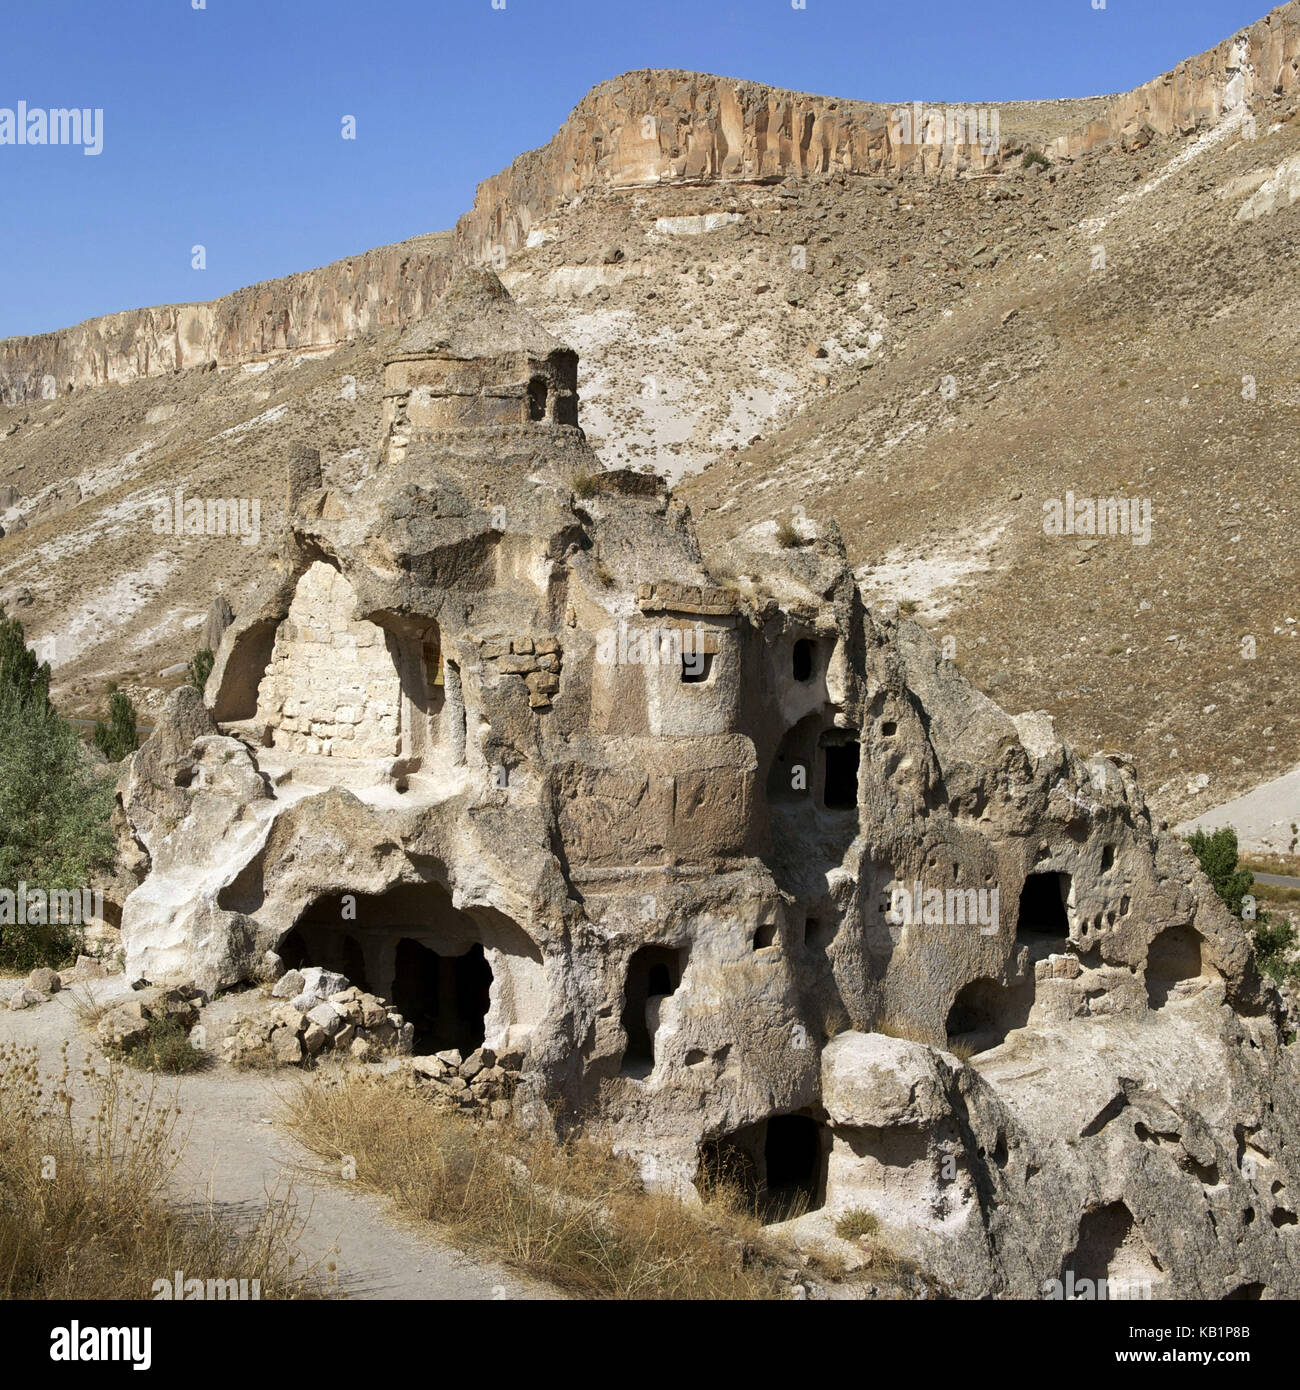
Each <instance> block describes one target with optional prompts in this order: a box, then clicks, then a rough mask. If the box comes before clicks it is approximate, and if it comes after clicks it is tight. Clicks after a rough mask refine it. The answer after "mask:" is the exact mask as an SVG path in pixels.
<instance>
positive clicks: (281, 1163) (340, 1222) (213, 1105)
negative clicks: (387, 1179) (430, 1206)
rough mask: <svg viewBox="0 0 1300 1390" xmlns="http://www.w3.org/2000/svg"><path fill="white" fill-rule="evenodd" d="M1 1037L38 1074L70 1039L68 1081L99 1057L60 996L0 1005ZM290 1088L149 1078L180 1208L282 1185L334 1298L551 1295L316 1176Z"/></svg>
mask: <svg viewBox="0 0 1300 1390" xmlns="http://www.w3.org/2000/svg"><path fill="white" fill-rule="evenodd" d="M18 983H19V981H17V980H0V998H5V999H7V998H8V997H9V995H10V994H12V993H13V990H14V988H16V987H17V985H18ZM77 989H78V991H81V990H89V991H90V992H91V993H92V995H93V996H94V998H95V999H96V1001H104V1000H109V999H112V998H117V997H121V996H123V995H127V994H129V993H130V989H129V986H128V985H127V984H126V981H125V980H124V979H123V978H122V977H121V976H117V977H114V978H112V979H109V980H103V981H97V982H92V983H90V984H87V985H78V986H77ZM236 1002H237V996H229V997H228V998H227V999H225V1000H218V1001H216V1002H215V1003H214V1004H212V1005H210V1006H209V1007H208V1008H207V1009H205V1010H204V1014H203V1022H204V1024H205V1025H206V1026H207V1027H208V1028H209V1029H210V1030H213V1031H214V1032H215V1030H216V1029H217V1028H218V1026H219V1024H220V1022H221V1020H222V1014H223V1006H224V1008H225V1009H226V1010H228V1009H229V1008H231V1007H233V1006H234V1004H235V1003H236ZM0 1040H2V1041H13V1042H16V1043H19V1044H21V1045H23V1046H28V1047H36V1048H37V1049H39V1053H40V1058H41V1062H42V1065H43V1067H44V1068H45V1069H46V1070H54V1069H55V1068H56V1066H57V1063H58V1055H59V1049H60V1047H61V1046H62V1044H63V1043H64V1041H65V1040H66V1041H68V1042H69V1043H70V1045H71V1058H70V1060H71V1062H72V1064H73V1065H72V1071H73V1075H74V1077H75V1076H76V1074H77V1073H78V1072H79V1071H80V1069H81V1063H82V1061H83V1059H86V1058H90V1059H92V1060H94V1061H95V1062H96V1063H97V1064H99V1065H102V1063H103V1055H102V1053H100V1052H99V1050H98V1049H97V1048H96V1047H95V1046H94V1042H93V1038H92V1037H91V1036H90V1035H89V1034H88V1033H87V1032H86V1030H85V1029H84V1028H83V1027H82V1025H81V1023H80V1021H79V1019H78V1017H77V1015H76V1013H75V1012H74V1010H73V1009H72V1007H71V1005H70V1003H69V1001H68V999H67V998H66V997H64V996H61V995H55V996H54V997H53V998H52V999H51V1000H50V1002H49V1003H46V1004H40V1005H37V1006H35V1007H33V1008H29V1009H24V1010H21V1011H17V1012H11V1011H9V1010H8V1009H4V1010H0ZM288 1084H291V1080H290V1081H286V1080H285V1079H284V1076H283V1074H277V1075H274V1077H271V1076H268V1075H266V1074H263V1073H258V1072H238V1071H235V1070H233V1069H232V1068H231V1067H229V1066H226V1065H225V1064H224V1063H217V1064H216V1065H214V1066H213V1067H211V1068H209V1069H208V1070H206V1071H202V1072H194V1073H190V1074H188V1075H185V1076H160V1077H159V1078H158V1094H159V1095H160V1097H161V1096H168V1097H169V1096H171V1095H173V1094H174V1095H175V1097H176V1100H177V1104H178V1105H179V1106H180V1109H181V1120H180V1130H181V1132H182V1133H184V1134H187V1141H186V1143H185V1148H184V1154H183V1157H182V1161H181V1164H180V1166H179V1168H178V1169H177V1171H176V1174H175V1176H174V1179H173V1182H172V1187H171V1190H172V1195H173V1196H174V1198H175V1200H176V1201H177V1202H178V1203H179V1204H182V1205H183V1204H185V1203H187V1202H206V1201H208V1200H209V1199H210V1200H211V1201H213V1202H215V1203H216V1204H217V1205H218V1206H219V1207H221V1208H224V1209H226V1210H227V1211H229V1212H230V1213H232V1214H234V1215H236V1216H241V1215H242V1216H247V1217H248V1218H249V1219H250V1220H251V1219H252V1218H253V1216H254V1214H255V1213H256V1212H258V1211H259V1210H260V1209H261V1208H262V1206H263V1204H264V1201H265V1198H266V1196H267V1194H268V1193H270V1194H276V1195H280V1196H283V1195H284V1194H285V1193H286V1192H287V1191H289V1190H290V1189H291V1190H292V1192H293V1194H294V1196H295V1198H296V1200H297V1203H298V1208H299V1216H300V1218H302V1219H304V1220H305V1227H304V1230H303V1234H302V1236H301V1238H300V1241H299V1246H300V1249H301V1251H302V1254H303V1256H304V1261H305V1263H306V1264H308V1265H312V1264H317V1263H319V1266H320V1269H321V1271H322V1278H323V1279H325V1280H327V1281H329V1280H332V1279H336V1283H335V1284H334V1285H333V1287H334V1289H335V1295H336V1296H341V1297H347V1298H378V1299H408V1298H409V1299H513V1298H537V1297H543V1298H545V1297H554V1294H553V1293H552V1292H551V1291H549V1290H547V1289H545V1288H543V1287H541V1286H539V1285H536V1284H531V1283H528V1282H526V1281H523V1280H521V1279H520V1278H519V1277H518V1276H517V1275H514V1274H511V1273H508V1272H507V1271H505V1270H504V1269H502V1268H500V1267H498V1266H495V1265H493V1264H491V1263H489V1262H486V1261H482V1260H477V1259H473V1258H471V1257H469V1256H467V1255H465V1254H463V1253H461V1252H459V1251H457V1250H454V1249H452V1248H451V1247H450V1246H448V1245H445V1244H443V1243H441V1242H439V1241H437V1240H434V1239H431V1238H430V1237H429V1235H428V1233H427V1231H426V1230H424V1229H416V1228H415V1227H414V1226H412V1225H408V1224H406V1223H403V1222H401V1221H399V1220H397V1219H396V1218H395V1217H394V1216H393V1214H392V1213H391V1212H390V1211H389V1210H388V1209H387V1207H386V1205H385V1204H384V1202H383V1201H382V1200H381V1199H380V1198H379V1197H376V1196H373V1195H371V1194H368V1193H364V1192H361V1191H356V1190H349V1189H348V1188H347V1187H346V1186H345V1185H344V1184H343V1183H342V1182H338V1181H333V1180H332V1179H331V1178H330V1177H329V1176H327V1175H326V1174H324V1173H322V1172H321V1167H320V1162H319V1160H318V1159H316V1158H315V1157H314V1155H312V1154H309V1153H308V1152H307V1151H306V1150H305V1149H303V1148H301V1147H300V1146H299V1145H298V1144H297V1143H296V1142H295V1141H294V1140H292V1139H291V1138H289V1137H288V1136H287V1135H286V1134H285V1133H284V1132H283V1131H282V1130H281V1129H280V1128H279V1127H278V1125H277V1123H276V1116H277V1113H278V1111H279V1107H280V1100H279V1094H280V1093H281V1090H282V1088H283V1087H285V1086H286V1085H288ZM83 1085H84V1083H83ZM83 1094H84V1091H83ZM328 1261H333V1262H334V1264H335V1265H336V1266H337V1273H336V1275H335V1276H331V1275H329V1274H328V1273H326V1272H325V1271H324V1266H325V1263H326V1262H328ZM163 1273H165V1271H160V1275H159V1277H162V1275H163ZM195 1273H196V1274H198V1273H199V1271H195ZM204 1277H206V1275H205V1276H204Z"/></svg>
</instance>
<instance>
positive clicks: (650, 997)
mask: <svg viewBox="0 0 1300 1390" xmlns="http://www.w3.org/2000/svg"><path fill="white" fill-rule="evenodd" d="M684 955H685V953H684V952H683V951H680V950H677V949H675V948H673V947H670V946H642V947H641V948H640V950H638V951H635V952H634V953H633V955H632V959H631V960H630V961H628V966H627V984H626V985H625V987H624V991H623V1015H622V1024H623V1031H624V1033H625V1034H626V1035H627V1045H626V1047H625V1048H624V1050H623V1062H622V1067H621V1072H622V1074H623V1075H624V1076H632V1077H642V1078H643V1077H646V1076H649V1075H650V1073H651V1072H652V1071H653V1070H654V1064H655V1055H654V1038H655V1033H656V1032H657V1031H658V1028H659V1009H660V1005H661V1004H662V1001H663V1000H664V999H666V998H667V997H668V996H669V995H670V994H673V993H675V992H676V990H677V986H678V985H680V984H681V982H682V971H683V970H684V968H685V960H684Z"/></svg>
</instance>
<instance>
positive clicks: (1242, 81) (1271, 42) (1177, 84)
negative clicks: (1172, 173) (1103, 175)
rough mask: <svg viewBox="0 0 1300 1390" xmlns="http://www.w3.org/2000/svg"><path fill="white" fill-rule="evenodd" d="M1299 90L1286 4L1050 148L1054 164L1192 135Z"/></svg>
mask: <svg viewBox="0 0 1300 1390" xmlns="http://www.w3.org/2000/svg"><path fill="white" fill-rule="evenodd" d="M1297 85H1300V8H1298V7H1297V6H1296V5H1295V4H1294V3H1291V4H1287V5H1282V6H1281V7H1279V8H1278V9H1276V10H1273V11H1272V12H1271V13H1270V14H1267V15H1265V16H1264V18H1263V19H1261V20H1260V21H1259V22H1258V23H1256V24H1252V25H1251V26H1250V28H1248V29H1243V30H1241V31H1240V32H1239V33H1237V34H1235V35H1233V37H1232V38H1230V39H1225V40H1224V41H1223V42H1222V43H1221V44H1219V45H1218V46H1217V47H1216V48H1212V49H1210V51H1209V52H1208V53H1201V54H1198V55H1197V56H1196V57H1194V58H1188V59H1186V60H1185V61H1184V62H1181V63H1179V64H1178V66H1177V67H1176V68H1175V69H1174V70H1173V71H1172V72H1167V73H1164V74H1163V75H1162V76H1160V77H1157V78H1155V79H1154V80H1153V81H1151V82H1146V83H1144V84H1143V85H1142V86H1141V87H1137V88H1135V89H1134V90H1133V91H1131V92H1127V93H1125V94H1124V95H1122V96H1118V97H1115V98H1114V99H1113V100H1112V101H1111V102H1110V103H1109V105H1108V107H1107V108H1106V110H1105V112H1104V113H1103V114H1101V115H1100V116H1098V117H1097V118H1096V119H1094V120H1091V121H1089V122H1087V123H1086V124H1085V125H1083V126H1081V127H1080V128H1079V129H1077V130H1073V131H1070V132H1069V133H1068V134H1065V135H1062V136H1059V137H1058V138H1057V139H1056V140H1054V141H1052V142H1051V143H1050V145H1049V146H1048V150H1049V153H1051V154H1053V155H1055V156H1056V157H1057V158H1063V157H1065V158H1073V157H1076V156H1078V155H1079V154H1082V153H1084V152H1086V151H1087V150H1091V149H1095V148H1096V147H1097V146H1098V145H1102V144H1105V143H1106V142H1107V141H1108V140H1123V139H1125V138H1129V139H1132V138H1137V137H1141V136H1142V135H1143V134H1145V135H1148V136H1149V135H1150V134H1152V133H1154V134H1157V135H1174V134H1183V135H1190V134H1192V133H1193V132H1194V131H1195V130H1197V129H1198V127H1205V126H1208V125H1213V124H1215V123H1216V122H1218V121H1220V120H1221V119H1223V118H1224V117H1225V116H1229V115H1231V114H1232V113H1233V112H1237V111H1241V112H1246V111H1249V110H1250V108H1251V105H1252V102H1253V101H1254V100H1255V99H1256V98H1260V97H1265V96H1268V95H1273V94H1282V93H1285V92H1291V91H1294V90H1295V89H1296V87H1297Z"/></svg>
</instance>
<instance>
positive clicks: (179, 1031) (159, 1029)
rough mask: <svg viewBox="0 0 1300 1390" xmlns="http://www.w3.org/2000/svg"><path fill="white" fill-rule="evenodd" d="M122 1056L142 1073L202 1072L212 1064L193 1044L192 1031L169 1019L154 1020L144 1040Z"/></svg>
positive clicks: (152, 1019) (123, 1051)
mask: <svg viewBox="0 0 1300 1390" xmlns="http://www.w3.org/2000/svg"><path fill="white" fill-rule="evenodd" d="M122 1055H123V1056H124V1057H125V1058H126V1060H127V1061H128V1062H130V1063H131V1065H132V1066H133V1067H139V1069H140V1070H141V1071H153V1072H158V1071H164V1072H171V1073H173V1074H175V1073H178V1072H187V1071H202V1070H203V1069H204V1068H205V1067H207V1066H209V1065H210V1064H211V1062H212V1058H211V1057H210V1056H209V1055H208V1053H206V1052H204V1051H202V1050H201V1049H200V1048H197V1047H195V1046H194V1045H193V1043H191V1042H190V1030H189V1029H188V1028H187V1027H186V1026H185V1025H184V1024H183V1023H181V1022H179V1021H178V1020H176V1019H174V1018H168V1017H166V1016H159V1017H157V1018H151V1019H150V1020H149V1024H148V1029H147V1031H146V1033H145V1035H144V1037H143V1038H140V1039H138V1040H137V1041H136V1042H135V1043H133V1044H132V1045H131V1046H130V1047H129V1048H123V1049H122Z"/></svg>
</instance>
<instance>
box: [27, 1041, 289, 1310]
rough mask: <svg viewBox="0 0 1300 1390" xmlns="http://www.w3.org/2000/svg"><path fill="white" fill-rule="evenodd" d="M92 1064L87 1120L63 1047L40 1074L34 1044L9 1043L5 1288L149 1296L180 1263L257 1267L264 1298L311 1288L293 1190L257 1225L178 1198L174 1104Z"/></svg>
mask: <svg viewBox="0 0 1300 1390" xmlns="http://www.w3.org/2000/svg"><path fill="white" fill-rule="evenodd" d="M83 1075H84V1078H85V1080H86V1081H87V1083H88V1084H89V1085H90V1087H91V1092H92V1097H93V1109H92V1112H91V1114H90V1117H89V1119H88V1120H86V1121H84V1122H79V1121H78V1120H76V1119H75V1118H74V1116H73V1104H72V1096H71V1080H72V1077H71V1070H70V1066H69V1063H68V1057H67V1049H66V1047H65V1048H64V1051H63V1054H62V1059H61V1070H60V1072H59V1074H58V1075H56V1076H52V1077H49V1076H47V1077H44V1078H43V1077H42V1076H41V1074H40V1071H39V1068H38V1063H37V1054H36V1052H35V1050H34V1049H30V1048H19V1047H16V1046H14V1045H13V1044H5V1045H3V1046H0V1298H6V1299H71V1298H76V1299H123V1298H125V1299H147V1298H150V1297H152V1295H153V1284H154V1281H155V1280H158V1279H164V1278H165V1279H168V1280H170V1279H171V1277H172V1274H173V1272H174V1271H175V1270H178V1269H180V1270H184V1271H185V1272H186V1274H187V1275H188V1276H192V1277H194V1278H203V1279H205V1280H206V1279H209V1278H212V1279H217V1278H219V1279H223V1280H225V1279H248V1280H250V1281H251V1280H253V1279H257V1280H260V1283H261V1297H263V1298H278V1299H284V1298H302V1297H309V1296H312V1294H313V1289H314V1282H313V1278H312V1275H313V1271H305V1272H302V1273H300V1272H296V1271H295V1270H294V1268H293V1266H294V1264H295V1256H294V1255H293V1254H291V1253H289V1252H290V1251H291V1249H292V1248H293V1247H294V1245H295V1244H296V1241H297V1238H298V1234H299V1231H300V1230H301V1224H300V1222H299V1221H298V1219H297V1217H296V1215H295V1210H294V1206H293V1203H292V1201H291V1199H289V1198H287V1197H286V1198H284V1199H282V1200H273V1201H269V1202H268V1203H267V1206H266V1209H265V1211H264V1213H263V1214H262V1217H261V1219H260V1220H259V1221H258V1223H257V1225H256V1226H255V1227H253V1228H252V1229H251V1230H246V1229H240V1228H237V1227H236V1226H235V1225H234V1224H233V1223H232V1222H231V1221H230V1220H229V1218H227V1217H225V1216H223V1215H222V1214H221V1213H219V1212H217V1211H215V1210H213V1209H211V1208H199V1209H197V1210H184V1211H179V1210H177V1209H175V1208H174V1207H172V1206H169V1205H168V1203H167V1202H166V1200H165V1198H164V1191H165V1187H166V1184H167V1181H168V1178H169V1176H170V1174H171V1172H172V1169H173V1168H174V1167H175V1165H176V1162H177V1160H178V1157H179V1141H178V1139H177V1136H176V1125H177V1120H178V1111H177V1109H176V1107H175V1106H174V1105H172V1104H169V1103H166V1102H162V1101H160V1100H159V1099H158V1098H157V1096H156V1095H155V1093H154V1090H153V1088H152V1086H149V1087H147V1088H146V1086H145V1085H144V1083H143V1082H141V1081H138V1080H132V1079H131V1078H129V1077H127V1076H125V1075H124V1074H123V1072H122V1070H121V1068H120V1067H119V1066H118V1065H116V1064H113V1063H110V1065H109V1068H108V1070H107V1072H103V1073H97V1072H94V1071H91V1070H87V1071H86V1072H85V1073H84V1074H83Z"/></svg>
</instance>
